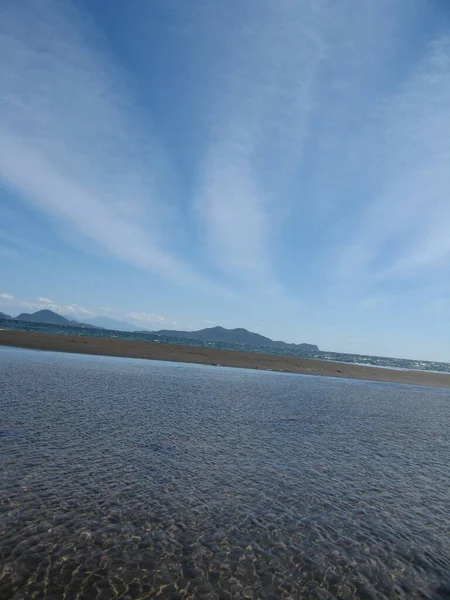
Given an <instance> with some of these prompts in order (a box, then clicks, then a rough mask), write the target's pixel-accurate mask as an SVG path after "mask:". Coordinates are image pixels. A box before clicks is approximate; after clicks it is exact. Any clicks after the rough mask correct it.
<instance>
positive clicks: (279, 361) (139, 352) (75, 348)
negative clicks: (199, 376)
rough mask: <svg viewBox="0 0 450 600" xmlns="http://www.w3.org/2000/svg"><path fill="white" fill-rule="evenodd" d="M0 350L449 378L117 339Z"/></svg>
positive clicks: (17, 338) (32, 341) (44, 342)
mask: <svg viewBox="0 0 450 600" xmlns="http://www.w3.org/2000/svg"><path fill="white" fill-rule="evenodd" d="M0 345H3V346H16V347H20V348H30V349H33V350H51V351H56V352H73V353H77V354H95V355H102V356H117V357H124V358H146V359H151V360H167V361H175V362H184V363H197V364H202V365H220V366H224V367H238V368H244V369H260V370H264V371H279V372H285V373H299V374H303V375H321V376H325V377H341V378H350V379H363V380H369V381H384V382H390V383H409V384H414V385H428V386H433V387H450V374H447V373H430V372H426V371H398V370H393V369H384V368H378V367H366V366H361V365H353V364H347V363H339V362H332V361H326V360H316V359H310V358H299V357H297V356H278V355H274V354H259V353H257V352H238V351H234V350H217V349H214V348H202V347H197V346H181V345H179V344H162V343H156V342H143V341H136V340H123V339H118V338H113V339H110V338H99V337H90V336H74V335H55V334H49V333H36V332H28V331H8V330H4V331H0Z"/></svg>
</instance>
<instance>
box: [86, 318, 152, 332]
mask: <svg viewBox="0 0 450 600" xmlns="http://www.w3.org/2000/svg"><path fill="white" fill-rule="evenodd" d="M85 323H89V325H92V326H93V327H100V328H102V329H114V330H116V331H144V329H142V328H141V327H136V325H131V323H126V322H125V321H117V320H116V319H111V318H110V317H94V318H92V319H85Z"/></svg>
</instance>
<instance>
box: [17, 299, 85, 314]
mask: <svg viewBox="0 0 450 600" xmlns="http://www.w3.org/2000/svg"><path fill="white" fill-rule="evenodd" d="M18 305H19V306H21V307H22V308H23V309H25V310H26V311H33V312H35V311H37V310H45V309H47V310H52V311H53V312H56V313H58V314H62V315H68V316H74V317H75V316H83V315H84V316H85V317H87V316H91V315H93V314H94V313H93V312H92V311H90V310H88V309H87V308H84V306H80V305H79V304H58V303H56V302H52V300H49V299H48V298H38V299H37V300H36V301H30V300H20V301H19V302H18Z"/></svg>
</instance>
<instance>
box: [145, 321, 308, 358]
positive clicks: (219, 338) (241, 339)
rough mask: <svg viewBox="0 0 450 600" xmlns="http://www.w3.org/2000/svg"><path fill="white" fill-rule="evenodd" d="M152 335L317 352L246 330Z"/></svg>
mask: <svg viewBox="0 0 450 600" xmlns="http://www.w3.org/2000/svg"><path fill="white" fill-rule="evenodd" d="M152 333H153V334H154V335H164V336H166V337H179V338H186V339H193V340H202V341H207V342H225V343H227V342H228V343H231V344H246V345H249V346H266V347H267V348H281V347H285V348H286V349H287V348H290V349H291V350H307V351H309V352H317V351H319V347H318V346H316V344H288V343H287V342H282V341H275V340H272V339H270V338H268V337H266V336H264V335H261V334H259V333H253V332H252V331H247V329H242V328H240V327H239V328H237V329H225V327H220V326H217V327H207V328H206V329H199V330H197V331H176V330H174V329H160V330H159V331H153V332H152Z"/></svg>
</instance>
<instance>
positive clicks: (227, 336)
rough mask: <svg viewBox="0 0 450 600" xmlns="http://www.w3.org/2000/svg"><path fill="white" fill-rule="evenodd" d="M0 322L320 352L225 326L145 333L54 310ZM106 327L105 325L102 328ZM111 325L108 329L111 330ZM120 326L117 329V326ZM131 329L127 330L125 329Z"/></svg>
mask: <svg viewBox="0 0 450 600" xmlns="http://www.w3.org/2000/svg"><path fill="white" fill-rule="evenodd" d="M0 319H12V320H14V321H28V322H32V323H44V324H48V325H60V326H63V327H85V328H96V329H112V330H118V331H130V332H142V333H149V334H152V335H157V336H165V337H174V338H185V339H191V340H200V341H206V342H215V343H217V342H219V343H229V344H243V345H246V346H263V347H266V348H286V350H301V351H307V352H318V351H319V347H318V346H317V345H316V344H304V343H303V344H288V343H287V342H282V341H275V340H272V339H271V338H268V337H266V336H264V335H261V334H259V333H253V332H252V331H247V329H243V328H237V329H225V327H219V326H217V327H207V328H206V329H199V330H198V331H176V330H174V329H160V330H159V331H143V330H142V329H139V328H137V327H135V326H133V325H131V324H129V323H124V322H122V321H116V320H114V319H110V318H109V317H96V318H94V319H89V320H87V321H88V322H86V323H82V322H80V321H76V320H75V319H68V318H67V317H63V316H62V315H59V314H58V313H55V312H54V311H52V310H47V309H45V310H38V311H36V312H34V313H21V314H20V315H17V317H15V318H14V319H13V318H12V317H10V316H9V315H5V314H4V313H0ZM100 323H102V324H103V326H101V325H100ZM108 325H109V327H108ZM116 325H117V326H116ZM127 326H128V327H129V329H126V327H127Z"/></svg>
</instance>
